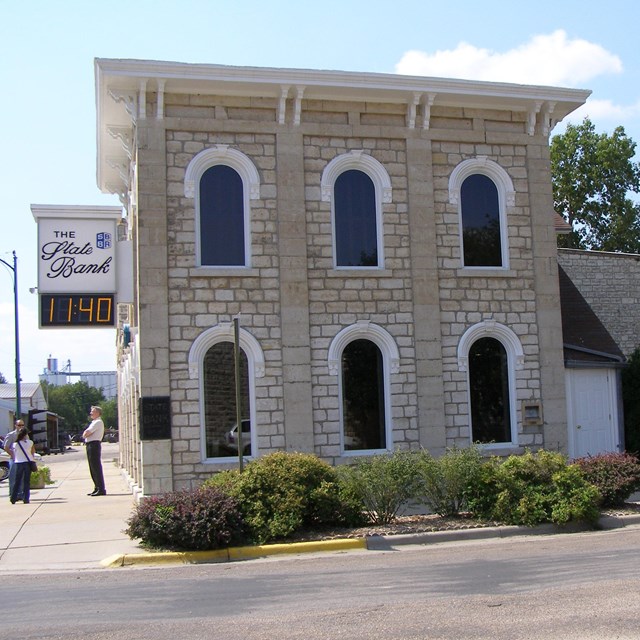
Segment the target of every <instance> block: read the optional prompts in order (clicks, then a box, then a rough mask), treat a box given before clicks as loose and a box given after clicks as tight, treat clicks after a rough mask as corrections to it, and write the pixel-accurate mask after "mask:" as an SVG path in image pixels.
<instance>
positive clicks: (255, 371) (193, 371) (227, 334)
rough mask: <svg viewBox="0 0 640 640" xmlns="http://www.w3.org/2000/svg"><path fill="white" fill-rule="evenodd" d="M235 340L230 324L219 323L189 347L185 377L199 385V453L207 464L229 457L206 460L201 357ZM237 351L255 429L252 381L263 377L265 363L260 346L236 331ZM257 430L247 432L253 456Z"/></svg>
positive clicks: (251, 337)
mask: <svg viewBox="0 0 640 640" xmlns="http://www.w3.org/2000/svg"><path fill="white" fill-rule="evenodd" d="M234 339H235V334H234V327H233V323H231V322H221V323H220V324H219V325H216V326H215V327H211V328H209V329H207V330H206V331H203V332H202V333H201V334H200V335H199V336H198V337H197V338H196V339H195V340H194V341H193V344H192V345H191V349H189V359H188V363H189V377H190V378H191V379H192V380H198V384H199V411H200V424H201V425H203V426H202V428H201V430H200V451H201V454H202V455H201V461H202V462H205V463H210V462H229V460H230V458H229V457H224V458H222V457H220V458H207V457H206V452H207V442H206V433H205V428H204V425H205V408H204V386H203V385H204V375H202V372H203V366H204V357H205V355H206V354H207V351H209V349H210V348H211V347H213V346H214V345H216V344H219V343H220V342H231V343H232V344H233V342H234ZM239 342H240V348H241V349H242V350H243V351H244V353H245V355H246V356H247V368H248V376H249V404H250V415H249V418H250V420H251V425H252V426H255V425H256V424H257V423H256V389H255V379H256V378H262V377H264V375H265V362H264V353H263V351H262V348H261V347H260V343H259V342H258V341H257V340H256V339H255V338H254V337H253V336H252V335H251V334H250V333H249V332H248V331H247V330H246V329H242V328H240V334H239ZM257 431H258V430H257V429H256V428H252V429H251V451H252V452H253V455H254V456H255V452H256V451H257Z"/></svg>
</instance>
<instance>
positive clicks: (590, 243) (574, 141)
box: [551, 118, 640, 253]
mask: <svg viewBox="0 0 640 640" xmlns="http://www.w3.org/2000/svg"><path fill="white" fill-rule="evenodd" d="M635 148H636V143H635V142H634V141H633V140H632V139H631V138H629V137H628V136H627V135H626V134H625V131H624V128H623V127H616V129H615V130H614V132H613V134H612V135H610V136H609V135H607V134H606V133H600V134H598V133H596V132H595V127H594V125H593V123H592V122H591V120H589V118H585V119H584V121H583V122H582V124H579V125H572V124H570V125H568V126H567V130H566V132H565V133H564V134H562V135H558V136H555V137H554V138H553V139H552V141H551V175H552V182H553V199H554V206H555V210H556V211H557V212H558V213H560V214H561V215H562V216H563V217H564V219H565V220H566V221H567V222H569V223H570V224H571V226H572V227H573V231H572V233H571V234H569V235H568V236H565V237H564V238H562V239H561V240H560V244H561V245H562V246H566V247H570V248H575V249H596V250H600V251H622V252H628V253H640V205H638V204H637V203H636V202H634V201H633V200H632V199H631V198H630V197H629V196H630V194H633V193H636V194H638V193H640V164H639V163H637V162H634V161H633V157H634V153H635Z"/></svg>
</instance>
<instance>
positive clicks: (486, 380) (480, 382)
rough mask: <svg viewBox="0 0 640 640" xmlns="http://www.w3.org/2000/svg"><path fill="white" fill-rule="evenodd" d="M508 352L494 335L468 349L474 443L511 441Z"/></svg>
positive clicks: (477, 341)
mask: <svg viewBox="0 0 640 640" xmlns="http://www.w3.org/2000/svg"><path fill="white" fill-rule="evenodd" d="M509 387H510V384H509V363H508V357H507V351H506V349H505V348H504V346H503V345H502V343H501V342H500V341H499V340H496V339H495V338H488V337H487V338H480V339H479V340H476V341H475V342H474V343H473V344H472V345H471V348H470V349H469V400H470V403H471V431H472V440H473V442H480V443H483V444H489V443H493V442H495V443H499V442H510V441H511V392H510V388H509Z"/></svg>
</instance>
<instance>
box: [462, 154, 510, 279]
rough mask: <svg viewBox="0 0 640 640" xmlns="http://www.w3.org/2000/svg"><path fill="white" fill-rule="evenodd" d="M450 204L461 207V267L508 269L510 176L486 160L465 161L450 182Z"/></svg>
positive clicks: (482, 158) (483, 157) (483, 158)
mask: <svg viewBox="0 0 640 640" xmlns="http://www.w3.org/2000/svg"><path fill="white" fill-rule="evenodd" d="M449 202H450V203H452V204H456V205H458V207H459V214H460V243H461V256H462V266H463V267H479V268H494V269H495V268H498V269H508V267H509V247H508V241H507V239H508V233H507V209H508V207H511V206H513V205H514V204H515V191H514V188H513V183H512V181H511V178H510V177H509V174H508V173H507V172H506V171H505V170H504V169H503V168H502V167H501V166H500V165H498V164H496V163H495V162H493V161H491V160H489V159H488V158H487V157H485V156H479V157H477V158H472V159H469V160H465V161H464V162H461V163H460V164H459V165H458V166H457V167H456V168H455V169H454V170H453V172H452V173H451V177H450V178H449Z"/></svg>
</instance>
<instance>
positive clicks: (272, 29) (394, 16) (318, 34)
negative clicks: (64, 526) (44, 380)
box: [0, 0, 640, 382]
mask: <svg viewBox="0 0 640 640" xmlns="http://www.w3.org/2000/svg"><path fill="white" fill-rule="evenodd" d="M515 6H516V5H515V4H513V3H508V2H506V1H496V0H484V1H483V2H478V1H477V0H475V1H473V0H458V1H457V2H448V3H443V2H441V1H437V2H436V1H432V0H405V1H403V0H398V1H397V2H395V3H391V2H381V1H379V0H325V1H324V2H322V3H302V2H288V1H285V0H272V1H271V2H264V1H260V2H258V1H255V0H244V1H243V0H208V1H206V0H109V1H108V2H107V1H105V2H99V1H98V0H56V1H55V2H54V1H51V0H19V1H10V0H0V47H1V49H2V50H1V51H0V53H1V54H2V55H0V86H1V87H2V98H1V99H0V122H2V123H3V127H2V134H1V138H0V139H1V140H2V146H3V153H2V154H0V176H1V184H2V187H3V188H2V195H3V198H2V205H1V206H2V214H1V215H2V218H1V219H2V222H3V224H2V234H0V258H2V259H3V260H6V261H8V262H11V260H12V257H11V252H12V251H13V250H15V251H16V252H17V255H18V285H19V291H18V295H19V300H20V305H19V312H20V338H21V339H20V351H21V358H20V359H21V371H22V380H23V382H36V381H37V376H38V374H39V373H41V372H42V370H43V368H44V367H45V366H46V359H47V357H48V356H49V354H51V355H52V356H53V357H54V358H57V359H58V360H59V362H60V364H61V365H62V364H64V363H65V362H66V361H67V360H70V361H71V364H72V369H73V371H86V370H113V369H115V331H113V330H105V329H85V330H73V331H72V330H66V329H65V330H60V329H59V330H51V329H49V330H38V321H37V309H38V305H37V296H36V295H32V294H30V293H29V288H30V287H34V286H36V284H37V276H36V261H37V249H36V232H37V228H36V224H35V222H34V220H33V217H32V215H31V210H30V205H31V204H32V203H37V204H72V205H76V204H82V205H119V204H120V203H119V202H118V200H117V198H115V196H109V195H105V194H101V193H100V192H99V191H98V188H97V186H96V177H95V176H96V157H95V99H94V69H93V60H94V58H96V57H100V58H138V59H146V60H171V61H177V62H199V63H211V64H229V65H240V66H242V65H247V66H268V67H295V68H309V69H338V70H345V71H364V72H382V73H398V72H402V73H411V74H415V75H440V76H445V77H455V78H474V79H486V80H497V81H507V82H519V83H523V84H550V85H554V86H567V87H577V88H581V89H591V90H592V91H593V95H592V97H591V98H590V100H589V102H588V103H587V106H586V108H585V109H584V110H581V112H580V113H577V114H576V115H575V116H573V118H572V120H573V121H574V122H580V121H581V120H582V117H584V115H586V114H589V116H590V117H591V118H592V120H593V121H594V123H595V125H596V130H597V131H599V132H605V131H606V132H609V133H610V132H611V131H613V129H614V128H615V127H616V126H618V125H622V126H624V128H625V130H626V132H627V134H628V135H629V136H630V137H632V138H633V139H634V140H635V141H636V142H638V143H640V56H639V52H640V47H639V45H638V24H639V23H640V3H638V2H637V0H609V1H608V2H606V3H597V2H585V1H584V0H583V1H581V2H577V1H573V0H555V1H553V2H550V1H547V0H538V1H537V2H535V3H529V4H526V3H525V4H518V5H517V8H515ZM561 131H562V125H559V126H558V127H557V128H556V129H555V130H554V133H559V132H561ZM12 296H13V288H12V274H11V271H9V270H8V269H6V268H5V267H4V266H3V265H0V372H2V373H3V374H4V375H5V377H6V378H7V379H8V380H9V381H10V382H13V380H14V340H13V315H14V311H13V297H12Z"/></svg>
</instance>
